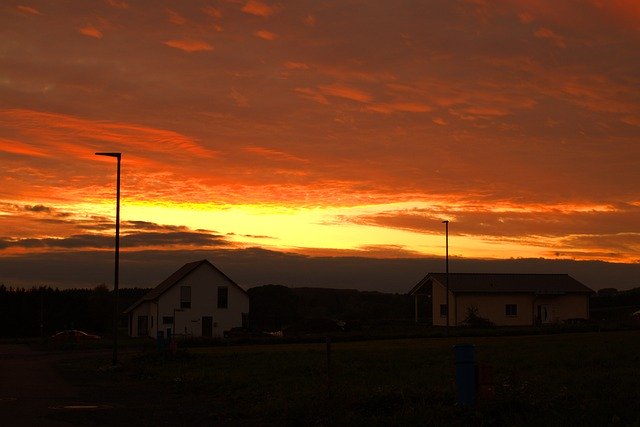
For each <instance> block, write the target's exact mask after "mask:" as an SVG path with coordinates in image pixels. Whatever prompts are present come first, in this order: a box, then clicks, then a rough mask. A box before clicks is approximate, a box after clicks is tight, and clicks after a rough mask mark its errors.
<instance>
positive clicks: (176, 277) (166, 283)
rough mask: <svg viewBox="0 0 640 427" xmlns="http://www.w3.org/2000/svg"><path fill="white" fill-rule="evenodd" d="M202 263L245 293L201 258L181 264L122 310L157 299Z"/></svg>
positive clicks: (127, 310) (128, 309) (126, 311)
mask: <svg viewBox="0 0 640 427" xmlns="http://www.w3.org/2000/svg"><path fill="white" fill-rule="evenodd" d="M203 264H208V265H210V266H211V267H213V269H214V270H216V271H217V272H218V273H220V274H221V275H222V276H224V277H225V278H226V279H227V280H228V281H229V282H231V283H232V284H233V285H235V286H237V287H238V289H240V290H241V291H242V292H243V293H245V294H246V293H247V292H246V291H245V290H244V289H242V288H241V287H240V285H238V284H237V283H236V282H234V281H233V280H231V279H230V278H229V276H227V275H226V274H224V273H223V272H222V271H220V269H218V267H216V266H215V265H213V264H211V263H210V262H209V260H206V259H203V260H200V261H195V262H189V263H187V264H185V265H183V266H182V267H180V268H179V269H178V270H177V271H176V272H175V273H173V274H172V275H171V276H169V277H167V278H166V279H164V280H163V281H162V282H161V283H160V284H159V285H158V286H156V287H155V288H153V289H151V290H150V291H149V292H147V293H146V294H145V296H143V297H142V298H140V299H139V300H138V301H136V302H135V303H133V304H132V305H131V306H130V307H129V308H127V309H126V310H125V311H124V312H125V313H128V312H130V311H131V310H133V309H134V308H136V307H137V306H139V305H140V304H142V303H143V302H145V301H153V300H156V299H158V297H160V295H162V294H163V293H165V292H166V291H168V290H169V289H170V288H171V287H172V286H173V285H175V284H176V283H178V282H179V281H180V280H182V279H183V278H185V277H186V276H188V275H189V274H190V273H191V272H192V271H194V270H195V269H196V268H198V267H200V266H201V265H203Z"/></svg>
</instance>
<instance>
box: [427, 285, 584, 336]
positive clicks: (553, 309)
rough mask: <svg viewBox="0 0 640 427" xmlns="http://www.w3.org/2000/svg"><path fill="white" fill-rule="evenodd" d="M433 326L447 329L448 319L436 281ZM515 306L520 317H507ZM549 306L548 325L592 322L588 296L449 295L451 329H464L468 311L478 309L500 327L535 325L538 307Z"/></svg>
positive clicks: (444, 297)
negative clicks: (568, 322)
mask: <svg viewBox="0 0 640 427" xmlns="http://www.w3.org/2000/svg"><path fill="white" fill-rule="evenodd" d="M432 296H433V299H432V304H433V324H434V325H435V326H445V325H446V322H447V318H446V316H441V315H440V305H441V304H445V301H446V290H445V287H444V285H442V284H440V283H439V282H437V281H435V280H434V281H433V287H432ZM507 304H510V305H516V306H517V314H515V315H508V314H507V313H506V305H507ZM539 305H543V306H546V307H547V309H548V310H549V317H548V320H547V321H546V322H545V323H561V322H565V321H567V320H570V319H588V318H589V295H588V294H564V295H549V296H540V295H538V296H534V294H533V293H530V294H528V293H511V294H508V293H459V294H454V293H452V292H449V309H450V310H449V325H450V326H459V325H462V324H463V323H462V322H463V321H464V319H465V318H466V317H467V312H468V309H469V307H475V308H477V309H478V315H480V316H481V317H484V318H486V319H489V320H491V321H492V322H494V323H495V324H496V325H499V326H524V325H533V324H535V323H536V321H537V316H538V312H537V310H538V306H539Z"/></svg>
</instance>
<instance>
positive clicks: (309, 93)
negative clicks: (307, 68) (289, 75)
mask: <svg viewBox="0 0 640 427" xmlns="http://www.w3.org/2000/svg"><path fill="white" fill-rule="evenodd" d="M294 91H295V92H296V93H297V94H298V95H300V96H301V97H303V98H305V99H309V100H311V101H314V102H317V103H318V104H324V105H327V104H329V100H328V99H327V97H326V96H324V95H323V94H321V93H320V92H318V91H317V90H315V89H312V88H309V87H298V88H295V89H294Z"/></svg>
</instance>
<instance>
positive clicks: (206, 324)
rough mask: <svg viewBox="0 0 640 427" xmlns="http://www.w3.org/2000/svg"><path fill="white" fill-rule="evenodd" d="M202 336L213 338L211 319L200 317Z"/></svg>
mask: <svg viewBox="0 0 640 427" xmlns="http://www.w3.org/2000/svg"><path fill="white" fill-rule="evenodd" d="M202 336H203V337H207V338H211V337H212V336H213V317H211V316H203V317H202Z"/></svg>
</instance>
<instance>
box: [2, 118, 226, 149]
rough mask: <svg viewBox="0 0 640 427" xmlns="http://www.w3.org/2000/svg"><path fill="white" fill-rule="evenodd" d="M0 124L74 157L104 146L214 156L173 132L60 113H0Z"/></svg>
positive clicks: (8, 144)
mask: <svg viewBox="0 0 640 427" xmlns="http://www.w3.org/2000/svg"><path fill="white" fill-rule="evenodd" d="M0 125H2V127H4V128H5V129H15V130H17V131H18V132H19V133H21V134H24V135H25V139H27V138H29V139H35V140H37V141H39V142H40V144H41V145H44V146H47V147H48V148H50V149H51V150H53V151H55V152H61V151H65V152H67V151H68V152H71V153H74V154H75V155H77V156H80V155H88V156H93V151H92V150H96V149H101V148H103V147H105V144H108V145H110V146H113V147H130V148H131V149H133V150H134V151H138V152H142V153H145V152H146V153H153V152H165V153H173V154H174V155H175V154H180V153H181V152H182V153H183V154H189V153H190V154H194V155H197V156H201V157H207V158H211V157H214V156H215V155H216V154H217V153H216V152H214V151H211V150H209V149H206V148H204V147H202V146H200V145H199V144H198V142H197V141H196V140H194V139H193V138H189V137H187V136H185V135H181V134H179V133H177V132H173V131H169V130H163V129H155V128H149V127H144V126H139V125H134V124H130V123H113V122H104V121H94V120H87V119H82V118H79V117H74V116H69V115H64V114H55V113H45V112H40V111H31V110H4V111H0ZM4 142H5V143H4V144H3V147H9V146H11V143H12V142H13V141H12V140H4ZM81 142H84V144H82V143H81ZM20 150H21V151H23V152H25V153H26V152H28V151H29V146H23V147H21V148H20ZM5 151H8V150H5ZM32 151H33V150H32ZM38 152H40V153H41V154H42V155H44V153H46V151H43V150H35V151H33V153H32V155H37V153H38Z"/></svg>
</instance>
